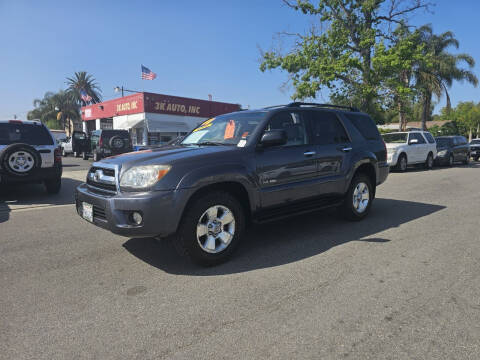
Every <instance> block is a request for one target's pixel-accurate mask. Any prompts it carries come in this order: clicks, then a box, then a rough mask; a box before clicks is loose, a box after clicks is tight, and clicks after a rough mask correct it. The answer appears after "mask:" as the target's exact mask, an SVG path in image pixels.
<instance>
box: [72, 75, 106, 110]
mask: <svg viewBox="0 0 480 360" xmlns="http://www.w3.org/2000/svg"><path fill="white" fill-rule="evenodd" d="M67 85H68V90H70V91H71V92H72V94H73V95H74V97H75V99H76V102H77V104H79V105H80V106H85V105H87V102H86V101H84V100H83V99H82V97H81V95H80V91H81V90H85V92H86V93H87V94H88V95H90V96H91V98H92V100H91V101H90V102H89V103H92V104H96V103H99V102H100V101H101V100H102V95H101V93H102V91H101V90H100V87H99V86H98V84H97V82H96V80H95V79H94V78H93V76H92V75H90V74H88V73H87V72H86V71H79V72H76V73H75V74H74V75H73V77H70V78H67Z"/></svg>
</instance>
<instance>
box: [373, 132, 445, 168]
mask: <svg viewBox="0 0 480 360" xmlns="http://www.w3.org/2000/svg"><path fill="white" fill-rule="evenodd" d="M382 137H383V141H385V144H386V146H387V162H388V164H389V165H390V166H391V167H396V168H397V169H398V170H400V171H405V170H407V166H408V165H413V164H425V167H426V168H427V169H431V168H432V167H433V162H434V160H435V158H436V157H437V144H436V143H435V139H434V137H433V136H432V134H430V133H429V132H428V131H407V132H394V133H388V134H383V135H382Z"/></svg>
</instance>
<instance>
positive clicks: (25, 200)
mask: <svg viewBox="0 0 480 360" xmlns="http://www.w3.org/2000/svg"><path fill="white" fill-rule="evenodd" d="M80 184H81V181H79V180H75V179H71V178H62V188H61V190H60V192H59V193H58V194H54V195H51V194H48V193H47V192H46V190H45V187H44V186H43V184H9V185H0V223H2V222H5V221H7V220H8V219H9V218H10V212H11V211H12V210H15V209H22V208H29V207H37V206H48V205H64V204H73V203H74V202H75V188H76V187H77V186H78V185H80Z"/></svg>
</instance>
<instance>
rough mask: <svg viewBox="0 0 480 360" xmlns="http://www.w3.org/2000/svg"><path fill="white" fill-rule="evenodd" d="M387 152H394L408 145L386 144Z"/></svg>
mask: <svg viewBox="0 0 480 360" xmlns="http://www.w3.org/2000/svg"><path fill="white" fill-rule="evenodd" d="M385 145H386V146H387V150H394V149H397V148H399V147H401V146H404V145H407V144H406V143H386V144H385Z"/></svg>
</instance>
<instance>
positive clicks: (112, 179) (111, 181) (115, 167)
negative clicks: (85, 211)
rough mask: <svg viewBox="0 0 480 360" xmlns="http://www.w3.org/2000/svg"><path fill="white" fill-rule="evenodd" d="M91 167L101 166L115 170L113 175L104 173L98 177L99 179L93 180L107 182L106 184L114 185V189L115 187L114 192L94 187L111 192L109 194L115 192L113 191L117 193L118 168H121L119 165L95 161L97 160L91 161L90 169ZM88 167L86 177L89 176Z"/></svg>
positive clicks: (118, 183) (118, 184)
mask: <svg viewBox="0 0 480 360" xmlns="http://www.w3.org/2000/svg"><path fill="white" fill-rule="evenodd" d="M92 167H96V168H100V169H102V168H103V169H109V170H113V171H115V176H105V175H103V174H102V177H101V179H100V180H101V181H96V180H94V181H96V182H99V183H103V184H107V185H115V189H116V191H115V192H113V191H110V190H106V189H102V188H96V189H99V190H100V191H104V192H107V193H111V194H115V193H118V192H119V191H120V169H121V166H120V165H116V164H109V163H105V162H101V161H97V162H94V163H92V166H91V167H90V169H91V168H92ZM90 169H89V170H88V173H87V178H88V177H89V176H90ZM91 180H93V179H91ZM87 185H89V184H87ZM92 187H94V186H92Z"/></svg>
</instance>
